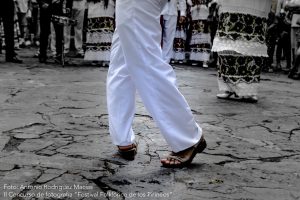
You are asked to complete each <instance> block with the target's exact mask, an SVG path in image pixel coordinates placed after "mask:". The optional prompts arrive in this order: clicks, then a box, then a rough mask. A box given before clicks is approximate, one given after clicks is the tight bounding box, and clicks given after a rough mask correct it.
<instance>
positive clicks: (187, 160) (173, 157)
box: [161, 136, 207, 168]
mask: <svg viewBox="0 0 300 200" xmlns="http://www.w3.org/2000/svg"><path fill="white" fill-rule="evenodd" d="M206 146H207V144H206V141H205V139H204V137H203V136H202V137H201V139H200V141H199V142H198V143H197V144H195V145H194V146H192V147H190V148H188V149H185V150H183V151H180V152H177V153H174V152H172V153H171V154H170V155H169V156H167V158H166V159H165V160H167V161H168V162H169V163H166V162H164V161H163V160H161V163H162V166H163V167H167V168H182V167H186V166H188V165H189V164H191V162H192V161H193V159H194V157H195V156H196V154H197V153H201V152H202V151H203V150H204V149H205V148H206ZM188 151H190V152H191V155H190V156H184V155H183V156H182V154H184V153H186V152H188ZM172 163H173V164H172Z"/></svg>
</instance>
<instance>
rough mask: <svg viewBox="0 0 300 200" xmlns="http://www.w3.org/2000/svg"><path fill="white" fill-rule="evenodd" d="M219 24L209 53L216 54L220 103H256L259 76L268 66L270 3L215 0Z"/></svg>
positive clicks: (257, 0) (255, 0)
mask: <svg viewBox="0 0 300 200" xmlns="http://www.w3.org/2000/svg"><path fill="white" fill-rule="evenodd" d="M217 3H219V5H220V7H219V13H220V18H219V19H220V21H219V27H218V31H217V35H216V37H215V39H214V43H213V48H212V51H214V52H217V53H218V85H219V90H220V93H219V94H218V95H217V97H218V98H220V99H234V100H242V101H250V102H257V100H258V97H257V95H258V87H259V83H260V73H261V69H263V68H264V67H265V66H266V65H267V63H268V54H267V46H266V31H267V17H268V13H269V12H270V9H271V0H251V1H249V0H230V1H228V0H217Z"/></svg>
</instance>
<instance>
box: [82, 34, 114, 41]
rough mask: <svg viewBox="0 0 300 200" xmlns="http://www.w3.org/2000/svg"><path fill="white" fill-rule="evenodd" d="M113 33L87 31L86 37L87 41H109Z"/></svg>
mask: <svg viewBox="0 0 300 200" xmlns="http://www.w3.org/2000/svg"><path fill="white" fill-rule="evenodd" d="M112 37H113V33H111V32H107V33H105V32H88V33H87V37H86V42H87V43H111V41H112Z"/></svg>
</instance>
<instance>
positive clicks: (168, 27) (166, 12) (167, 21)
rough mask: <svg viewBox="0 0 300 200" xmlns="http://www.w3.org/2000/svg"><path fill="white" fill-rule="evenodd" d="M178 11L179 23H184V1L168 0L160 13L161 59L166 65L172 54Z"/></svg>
mask: <svg viewBox="0 0 300 200" xmlns="http://www.w3.org/2000/svg"><path fill="white" fill-rule="evenodd" d="M177 5H178V6H177ZM178 10H179V11H180V19H179V21H184V20H185V16H186V0H170V1H168V2H167V4H166V5H165V6H164V8H163V10H162V12H161V15H162V16H163V23H162V24H163V40H162V42H163V44H162V52H163V59H164V61H165V62H167V63H170V61H171V58H173V54H174V51H173V43H174V38H175V33H176V25H177V17H178Z"/></svg>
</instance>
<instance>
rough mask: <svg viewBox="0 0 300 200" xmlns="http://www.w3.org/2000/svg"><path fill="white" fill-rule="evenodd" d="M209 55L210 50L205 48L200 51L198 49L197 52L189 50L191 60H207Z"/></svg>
mask: <svg viewBox="0 0 300 200" xmlns="http://www.w3.org/2000/svg"><path fill="white" fill-rule="evenodd" d="M209 56H210V51H208V50H207V51H206V50H203V49H202V50H201V51H198V52H193V51H192V52H191V53H190V60H193V61H203V62H206V61H209Z"/></svg>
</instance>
